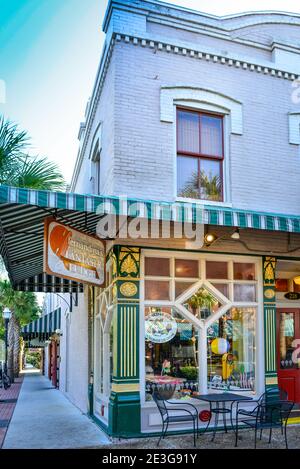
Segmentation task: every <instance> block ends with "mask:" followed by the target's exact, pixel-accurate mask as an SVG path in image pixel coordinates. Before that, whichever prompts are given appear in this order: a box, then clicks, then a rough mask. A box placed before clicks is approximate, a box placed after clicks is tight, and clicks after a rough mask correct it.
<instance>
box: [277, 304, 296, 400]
mask: <svg viewBox="0 0 300 469" xmlns="http://www.w3.org/2000/svg"><path fill="white" fill-rule="evenodd" d="M276 316H277V318H276V322H277V324H276V331H277V370H278V385H279V387H280V388H282V389H284V390H285V391H286V392H287V393H288V399H289V400H292V401H294V402H297V403H300V353H299V354H297V353H295V351H296V350H297V348H299V344H300V309H299V308H279V309H277V315H276ZM297 339H298V340H299V343H298V345H297V344H296V343H295V341H296V340H297ZM299 352H300V349H299ZM298 357H299V358H298Z"/></svg>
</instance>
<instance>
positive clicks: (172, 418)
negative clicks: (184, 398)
mask: <svg viewBox="0 0 300 469" xmlns="http://www.w3.org/2000/svg"><path fill="white" fill-rule="evenodd" d="M152 397H153V400H154V402H155V403H156V405H157V408H158V410H159V413H160V415H161V419H162V432H161V435H160V437H159V440H158V442H157V446H159V443H160V442H161V439H164V438H165V436H166V434H167V431H168V427H169V423H184V422H192V424H193V435H194V446H196V435H197V437H198V430H199V428H198V410H197V408H196V407H195V406H194V405H193V404H190V403H187V402H184V403H181V402H180V403H178V402H170V401H168V400H166V399H165V398H164V397H163V396H162V395H161V394H160V392H159V391H154V392H153V394H152ZM168 405H174V406H180V405H183V406H188V407H189V409H186V408H182V407H174V408H173V409H170V408H168ZM170 410H171V411H176V412H183V413H182V414H179V415H170V413H169V412H170Z"/></svg>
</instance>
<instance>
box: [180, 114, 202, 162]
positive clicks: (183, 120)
mask: <svg viewBox="0 0 300 469" xmlns="http://www.w3.org/2000/svg"><path fill="white" fill-rule="evenodd" d="M177 126H178V151H187V152H189V153H198V154H199V153H200V146H199V115H198V114H197V113H195V112H187V111H178V122H177Z"/></svg>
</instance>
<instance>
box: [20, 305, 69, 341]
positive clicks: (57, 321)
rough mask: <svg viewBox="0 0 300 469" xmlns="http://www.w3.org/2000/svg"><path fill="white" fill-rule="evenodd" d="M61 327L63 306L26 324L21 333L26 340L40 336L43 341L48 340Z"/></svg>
mask: <svg viewBox="0 0 300 469" xmlns="http://www.w3.org/2000/svg"><path fill="white" fill-rule="evenodd" d="M60 327H61V308H57V309H55V310H54V311H52V312H51V313H48V314H45V315H44V316H41V317H40V318H38V319H35V320H34V321H32V322H30V323H29V324H27V325H26V326H24V327H23V328H22V331H21V333H22V336H23V339H24V340H32V339H35V338H38V339H39V340H40V341H43V340H47V339H48V338H49V337H50V336H51V335H52V334H54V332H55V331H56V329H60Z"/></svg>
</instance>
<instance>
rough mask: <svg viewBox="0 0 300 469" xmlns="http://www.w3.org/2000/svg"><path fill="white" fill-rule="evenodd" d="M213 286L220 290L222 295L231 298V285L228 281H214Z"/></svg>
mask: <svg viewBox="0 0 300 469" xmlns="http://www.w3.org/2000/svg"><path fill="white" fill-rule="evenodd" d="M212 285H213V287H215V288H216V289H217V290H219V292H220V293H222V295H224V296H226V298H229V285H228V283H212Z"/></svg>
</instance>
